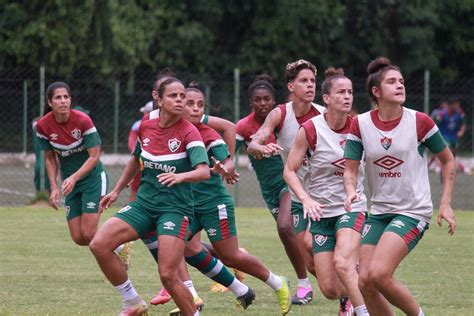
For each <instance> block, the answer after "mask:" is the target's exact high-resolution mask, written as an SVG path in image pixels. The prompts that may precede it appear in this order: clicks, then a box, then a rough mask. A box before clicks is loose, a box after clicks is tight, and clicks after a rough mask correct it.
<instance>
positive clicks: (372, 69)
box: [367, 57, 392, 75]
mask: <svg viewBox="0 0 474 316" xmlns="http://www.w3.org/2000/svg"><path fill="white" fill-rule="evenodd" d="M391 65H392V63H391V62H390V59H388V58H387V57H377V58H376V59H374V60H372V61H371V62H370V63H369V65H368V66H367V73H368V74H369V75H371V74H373V73H376V72H377V71H379V70H380V69H382V68H384V67H388V66H391Z"/></svg>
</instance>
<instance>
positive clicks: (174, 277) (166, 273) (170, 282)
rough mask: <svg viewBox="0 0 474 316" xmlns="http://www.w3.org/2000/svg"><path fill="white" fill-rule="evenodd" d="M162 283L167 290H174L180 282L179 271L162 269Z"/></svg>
mask: <svg viewBox="0 0 474 316" xmlns="http://www.w3.org/2000/svg"><path fill="white" fill-rule="evenodd" d="M159 272H160V279H161V283H162V284H163V285H164V286H165V288H167V289H169V288H172V287H173V286H174V285H175V284H177V283H178V282H179V276H178V270H177V269H160V270H159Z"/></svg>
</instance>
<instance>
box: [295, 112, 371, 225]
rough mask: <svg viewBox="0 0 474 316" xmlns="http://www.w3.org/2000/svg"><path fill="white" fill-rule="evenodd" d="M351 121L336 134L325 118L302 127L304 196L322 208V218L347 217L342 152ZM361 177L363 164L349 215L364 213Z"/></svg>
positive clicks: (318, 117)
mask: <svg viewBox="0 0 474 316" xmlns="http://www.w3.org/2000/svg"><path fill="white" fill-rule="evenodd" d="M351 122H352V118H351V117H348V118H347V120H346V125H345V126H344V127H343V128H342V129H340V130H337V131H334V130H332V129H331V128H330V127H329V126H328V124H327V121H326V114H325V113H324V114H323V115H318V116H316V117H313V118H312V119H310V120H308V121H306V122H305V123H303V125H302V128H304V130H305V132H306V140H307V141H308V144H309V155H310V156H309V158H308V163H309V171H308V175H307V182H306V192H308V194H309V195H310V197H311V198H312V199H313V200H315V201H317V202H318V203H319V204H321V205H324V208H323V218H328V217H335V216H339V215H343V214H345V213H346V211H345V209H344V200H345V198H346V193H345V191H344V184H343V175H344V168H345V165H346V159H345V158H344V148H345V145H346V139H347V133H348V132H349V127H350V125H351ZM363 177H364V173H363V166H362V164H361V165H360V167H359V177H358V179H357V188H356V192H357V193H358V194H359V198H360V200H359V201H357V202H354V203H353V204H352V212H366V211H367V198H366V197H365V195H364V186H363V184H362V181H363Z"/></svg>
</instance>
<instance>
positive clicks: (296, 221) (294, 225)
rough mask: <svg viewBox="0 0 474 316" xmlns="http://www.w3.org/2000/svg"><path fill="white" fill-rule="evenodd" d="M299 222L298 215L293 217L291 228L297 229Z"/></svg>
mask: <svg viewBox="0 0 474 316" xmlns="http://www.w3.org/2000/svg"><path fill="white" fill-rule="evenodd" d="M299 222H300V216H299V215H298V214H294V215H293V227H298V223H299Z"/></svg>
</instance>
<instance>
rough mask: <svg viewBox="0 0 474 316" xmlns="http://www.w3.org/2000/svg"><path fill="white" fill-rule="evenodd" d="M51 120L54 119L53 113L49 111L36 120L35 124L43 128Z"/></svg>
mask: <svg viewBox="0 0 474 316" xmlns="http://www.w3.org/2000/svg"><path fill="white" fill-rule="evenodd" d="M53 121H54V114H53V112H49V113H47V114H46V115H44V116H43V117H41V118H40V119H39V120H38V121H37V124H36V126H37V127H39V128H45V127H47V126H48V125H50V124H51V123H52V122H53Z"/></svg>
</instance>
